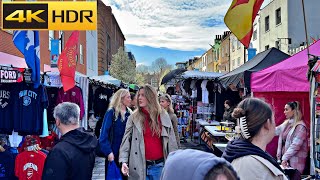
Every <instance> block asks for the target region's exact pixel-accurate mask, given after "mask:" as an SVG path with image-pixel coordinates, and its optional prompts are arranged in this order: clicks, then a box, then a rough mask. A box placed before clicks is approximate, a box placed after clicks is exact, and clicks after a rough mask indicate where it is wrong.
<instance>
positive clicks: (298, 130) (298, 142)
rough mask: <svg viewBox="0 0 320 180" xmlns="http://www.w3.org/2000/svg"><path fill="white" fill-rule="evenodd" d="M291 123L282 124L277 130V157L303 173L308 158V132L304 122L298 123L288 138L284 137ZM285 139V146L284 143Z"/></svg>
mask: <svg viewBox="0 0 320 180" xmlns="http://www.w3.org/2000/svg"><path fill="white" fill-rule="evenodd" d="M288 125H289V121H286V122H285V123H283V124H281V125H280V126H278V127H277V128H276V135H279V140H278V149H277V157H281V160H283V161H288V162H289V165H290V166H291V167H292V168H295V169H297V170H299V171H300V173H303V170H304V168H305V164H306V158H307V156H308V139H307V138H308V131H307V126H306V125H305V123H304V122H303V121H300V122H298V125H296V126H295V127H294V128H291V129H290V131H289V133H288V135H287V137H283V133H284V130H285V128H286V127H287V126H288ZM283 138H285V144H284V146H283V144H282V141H283Z"/></svg>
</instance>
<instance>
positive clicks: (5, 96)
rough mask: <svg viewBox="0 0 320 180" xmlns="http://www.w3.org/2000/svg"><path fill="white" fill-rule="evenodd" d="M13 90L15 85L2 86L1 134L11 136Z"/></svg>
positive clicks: (0, 107) (0, 100)
mask: <svg viewBox="0 0 320 180" xmlns="http://www.w3.org/2000/svg"><path fill="white" fill-rule="evenodd" d="M12 89H14V84H0V134H11V132H12V130H13V119H12V117H13V116H12V115H13V108H12V107H13V101H12V97H13V96H12V94H11V91H12Z"/></svg>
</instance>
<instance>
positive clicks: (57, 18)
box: [2, 1, 97, 30]
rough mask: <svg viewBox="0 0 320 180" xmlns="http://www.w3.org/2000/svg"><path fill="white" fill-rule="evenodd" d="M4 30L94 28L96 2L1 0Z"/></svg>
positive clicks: (95, 26) (95, 23)
mask: <svg viewBox="0 0 320 180" xmlns="http://www.w3.org/2000/svg"><path fill="white" fill-rule="evenodd" d="M2 10H3V11H2V29H4V30H18V29H30V30H96V29H97V2H93V1H91V2H85V1H77V2H65V1H57V2H54V1H53V2H2Z"/></svg>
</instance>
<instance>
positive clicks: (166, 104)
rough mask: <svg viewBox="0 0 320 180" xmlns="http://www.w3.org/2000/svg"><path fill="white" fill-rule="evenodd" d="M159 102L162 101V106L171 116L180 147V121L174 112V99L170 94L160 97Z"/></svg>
mask: <svg viewBox="0 0 320 180" xmlns="http://www.w3.org/2000/svg"><path fill="white" fill-rule="evenodd" d="M159 100H160V105H161V106H162V107H163V108H164V109H165V110H166V111H167V112H168V114H169V116H170V119H171V123H172V126H173V130H174V135H175V136H176V140H177V144H178V147H180V137H179V133H178V119H177V115H176V114H174V110H173V107H172V99H171V97H170V95H169V94H164V95H162V96H160V98H159Z"/></svg>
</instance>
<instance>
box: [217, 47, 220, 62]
mask: <svg viewBox="0 0 320 180" xmlns="http://www.w3.org/2000/svg"><path fill="white" fill-rule="evenodd" d="M219 56H220V48H218V49H217V61H218V60H219Z"/></svg>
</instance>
